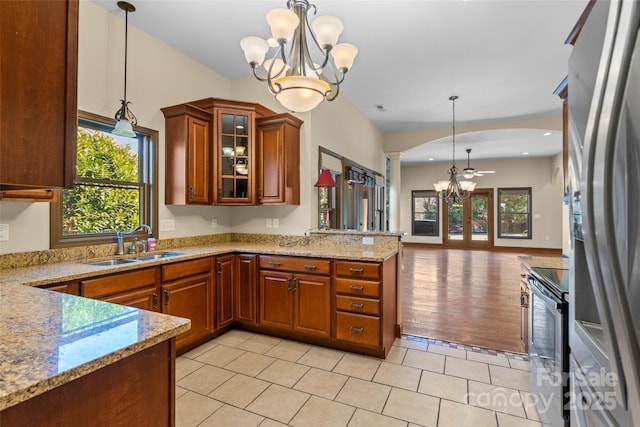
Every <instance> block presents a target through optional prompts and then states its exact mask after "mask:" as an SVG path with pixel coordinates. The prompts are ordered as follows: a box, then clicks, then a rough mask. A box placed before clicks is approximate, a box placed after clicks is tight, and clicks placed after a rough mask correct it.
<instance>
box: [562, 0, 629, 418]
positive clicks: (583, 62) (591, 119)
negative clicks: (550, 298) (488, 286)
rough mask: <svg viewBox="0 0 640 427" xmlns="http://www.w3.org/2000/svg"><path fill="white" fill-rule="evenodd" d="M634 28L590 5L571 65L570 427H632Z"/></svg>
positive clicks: (614, 4)
mask: <svg viewBox="0 0 640 427" xmlns="http://www.w3.org/2000/svg"><path fill="white" fill-rule="evenodd" d="M639 27H640V2H638V1H637V0H618V1H613V0H612V1H602V0H598V1H596V2H595V5H594V6H593V9H592V10H591V12H590V13H589V16H588V18H587V20H586V22H585V24H584V27H583V28H582V31H581V32H580V35H579V37H578V40H577V41H576V44H575V46H574V48H573V51H572V54H571V57H570V60H569V81H568V90H569V101H568V102H569V151H570V152H569V155H570V161H569V177H570V185H569V191H570V199H571V205H570V206H571V217H572V219H573V229H572V233H571V234H572V254H571V269H570V291H569V293H570V301H569V346H570V349H571V354H570V372H571V373H570V379H569V381H570V394H571V396H570V402H569V405H570V410H571V425H572V426H580V427H582V426H585V427H598V426H623V427H631V426H640V345H639V342H640V40H639V36H640V35H639V32H638V29H639Z"/></svg>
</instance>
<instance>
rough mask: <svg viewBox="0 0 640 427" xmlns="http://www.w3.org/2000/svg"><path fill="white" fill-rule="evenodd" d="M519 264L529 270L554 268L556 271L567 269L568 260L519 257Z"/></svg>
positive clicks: (544, 257) (561, 258)
mask: <svg viewBox="0 0 640 427" xmlns="http://www.w3.org/2000/svg"><path fill="white" fill-rule="evenodd" d="M518 259H519V260H520V262H522V263H523V264H525V265H526V266H527V267H529V268H534V267H537V268H555V269H558V270H568V269H569V258H565V257H546V256H531V255H526V256H519V257H518Z"/></svg>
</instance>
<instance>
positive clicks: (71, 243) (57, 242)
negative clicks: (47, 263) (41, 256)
mask: <svg viewBox="0 0 640 427" xmlns="http://www.w3.org/2000/svg"><path fill="white" fill-rule="evenodd" d="M83 124H90V125H92V126H91V127H92V128H93V129H96V130H100V131H103V132H107V133H108V132H110V131H111V130H112V129H113V118H110V117H105V116H101V115H98V114H93V113H89V112H87V111H81V110H78V126H79V127H80V126H82V125H83ZM134 130H135V131H136V133H138V134H143V135H145V136H146V140H145V141H144V143H143V146H144V147H143V148H144V150H143V153H142V156H143V160H142V161H141V162H140V163H141V168H140V170H139V174H140V175H141V176H142V177H144V178H146V180H145V181H146V182H145V183H142V184H140V195H141V199H142V202H141V205H140V217H141V222H142V223H143V224H147V225H149V226H150V227H151V230H152V232H153V236H154V237H156V238H157V237H158V203H159V200H158V177H159V169H158V168H159V167H158V147H159V142H158V136H159V132H158V131H156V130H153V129H149V128H145V127H143V126H137V125H136V126H135V127H134ZM97 181H99V180H91V179H80V180H77V179H76V176H75V174H74V180H73V182H74V186H75V184H76V183H80V184H83V183H85V184H86V183H96V182H97ZM114 182H115V183H118V181H114ZM55 191H56V192H57V194H56V200H55V201H53V202H51V204H50V215H49V218H50V220H49V222H50V226H49V239H50V243H49V246H50V248H51V249H55V248H66V247H75V246H87V245H100V244H109V243H116V242H117V237H116V232H115V231H113V232H107V233H86V234H81V235H65V234H63V232H62V223H63V206H62V203H63V200H64V198H63V196H62V191H63V189H57V190H55ZM120 231H126V230H120ZM127 237H128V238H131V239H132V238H133V237H138V238H146V237H147V233H146V232H144V231H141V232H138V233H133V234H128V235H127Z"/></svg>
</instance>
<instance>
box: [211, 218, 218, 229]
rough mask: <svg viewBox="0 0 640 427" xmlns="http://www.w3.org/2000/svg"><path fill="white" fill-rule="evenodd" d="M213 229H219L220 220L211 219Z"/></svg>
mask: <svg viewBox="0 0 640 427" xmlns="http://www.w3.org/2000/svg"><path fill="white" fill-rule="evenodd" d="M211 228H218V218H211Z"/></svg>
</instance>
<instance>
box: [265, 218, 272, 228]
mask: <svg viewBox="0 0 640 427" xmlns="http://www.w3.org/2000/svg"><path fill="white" fill-rule="evenodd" d="M266 223H267V228H272V227H273V221H272V220H271V218H267V221H266Z"/></svg>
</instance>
